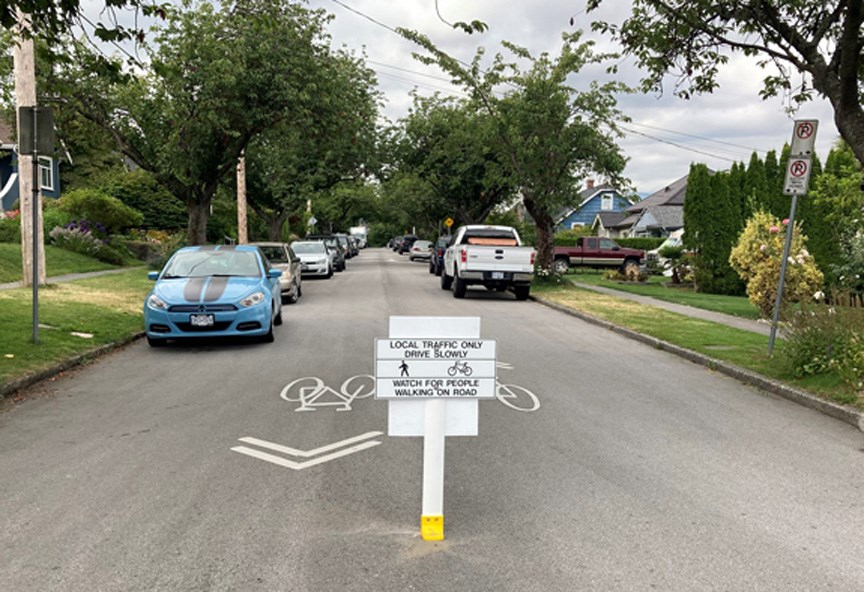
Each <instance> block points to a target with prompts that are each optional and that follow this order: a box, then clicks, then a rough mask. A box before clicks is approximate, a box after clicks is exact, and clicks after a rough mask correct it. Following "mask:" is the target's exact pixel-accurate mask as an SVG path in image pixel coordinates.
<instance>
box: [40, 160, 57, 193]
mask: <svg viewBox="0 0 864 592" xmlns="http://www.w3.org/2000/svg"><path fill="white" fill-rule="evenodd" d="M52 165H53V162H52V161H51V159H50V158H48V157H46V156H40V157H39V189H44V190H45V191H54V167H53V166H52Z"/></svg>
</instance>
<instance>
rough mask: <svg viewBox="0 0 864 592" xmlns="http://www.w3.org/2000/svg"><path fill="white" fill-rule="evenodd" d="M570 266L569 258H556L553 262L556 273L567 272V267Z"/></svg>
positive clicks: (562, 273)
mask: <svg viewBox="0 0 864 592" xmlns="http://www.w3.org/2000/svg"><path fill="white" fill-rule="evenodd" d="M569 267H570V262H569V261H568V260H567V259H565V258H561V257H559V258H558V259H556V260H555V263H553V264H552V269H553V270H554V271H555V273H560V274H561V275H564V274H565V273H567V269H568V268H569Z"/></svg>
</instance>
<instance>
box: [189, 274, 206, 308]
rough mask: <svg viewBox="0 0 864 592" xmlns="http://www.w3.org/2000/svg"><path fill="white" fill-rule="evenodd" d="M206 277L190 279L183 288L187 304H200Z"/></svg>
mask: <svg viewBox="0 0 864 592" xmlns="http://www.w3.org/2000/svg"><path fill="white" fill-rule="evenodd" d="M206 282H207V278H206V277H195V278H190V279H189V281H187V282H186V285H185V286H184V287H183V298H184V299H185V300H186V301H187V302H198V301H200V300H201V292H202V291H203V290H204V284H205V283H206Z"/></svg>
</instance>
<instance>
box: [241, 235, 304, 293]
mask: <svg viewBox="0 0 864 592" xmlns="http://www.w3.org/2000/svg"><path fill="white" fill-rule="evenodd" d="M250 244H252V245H253V246H256V247H258V248H259V249H261V252H262V253H264V256H265V257H267V259H268V260H269V261H270V264H271V265H272V266H273V267H275V268H276V269H281V270H282V277H280V278H279V285H280V287H281V288H282V302H287V303H288V304H294V303H295V302H297V301H298V300H299V299H300V296H302V295H303V287H302V285H301V284H302V274H301V272H300V259H299V258H298V257H297V255H295V254H294V251H292V250H291V247H290V246H289V245H287V244H285V243H250Z"/></svg>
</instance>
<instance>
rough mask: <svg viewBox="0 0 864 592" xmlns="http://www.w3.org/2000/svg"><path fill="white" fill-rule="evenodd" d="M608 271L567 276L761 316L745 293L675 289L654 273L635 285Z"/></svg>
mask: <svg viewBox="0 0 864 592" xmlns="http://www.w3.org/2000/svg"><path fill="white" fill-rule="evenodd" d="M604 273H605V272H604V271H602V270H594V269H578V270H576V271H575V272H574V271H570V272H569V273H567V274H566V275H565V276H564V277H565V278H566V279H568V280H573V281H576V282H580V283H583V284H591V285H593V286H603V287H604V288H612V289H615V290H621V291H622V292H629V293H631V294H639V295H641V296H651V297H652V298H657V299H658V300H665V301H667V302H674V303H676V304H686V305H688V306H694V307H696V308H704V309H705V310H711V311H714V312H722V313H725V314H730V315H734V316H736V317H743V318H745V319H758V318H759V310H758V309H757V308H756V307H755V306H753V305H752V304H751V303H750V301H749V300H747V297H746V296H723V295H720V294H703V293H700V292H696V291H695V290H693V289H692V288H683V287H682V288H672V287H668V286H666V285H664V284H666V283H667V282H669V278H667V277H664V276H662V275H652V276H651V277H649V278H648V282H647V283H645V284H636V283H632V282H616V281H612V280H607V279H606V278H604V277H603V274H604Z"/></svg>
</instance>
